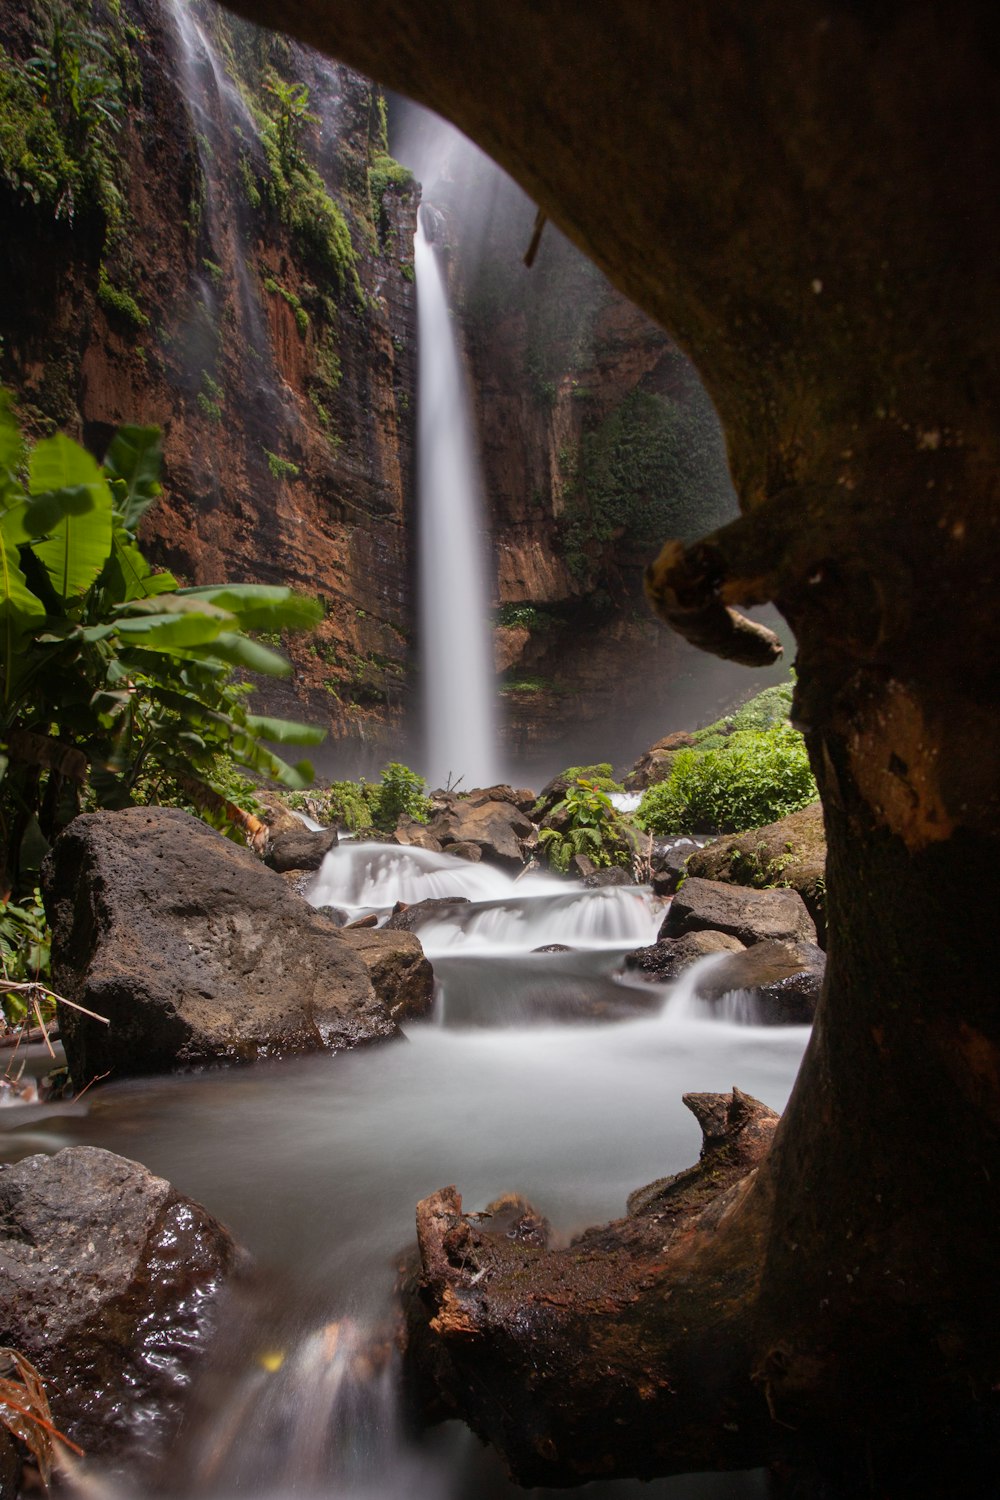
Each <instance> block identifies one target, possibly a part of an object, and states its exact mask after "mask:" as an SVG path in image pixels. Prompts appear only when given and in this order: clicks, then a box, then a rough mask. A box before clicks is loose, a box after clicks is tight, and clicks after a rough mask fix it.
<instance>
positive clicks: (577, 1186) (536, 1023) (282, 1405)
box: [0, 842, 808, 1500]
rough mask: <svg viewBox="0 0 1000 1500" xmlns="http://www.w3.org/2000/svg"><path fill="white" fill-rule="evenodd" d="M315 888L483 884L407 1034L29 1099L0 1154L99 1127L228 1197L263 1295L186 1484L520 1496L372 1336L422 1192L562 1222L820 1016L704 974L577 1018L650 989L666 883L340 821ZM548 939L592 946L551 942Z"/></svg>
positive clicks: (678, 1140) (561, 1227) (195, 1448)
mask: <svg viewBox="0 0 1000 1500" xmlns="http://www.w3.org/2000/svg"><path fill="white" fill-rule="evenodd" d="M308 895H309V899H311V900H312V902H313V904H314V905H327V904H332V905H335V906H337V907H338V908H340V909H341V910H343V911H345V912H347V913H349V914H350V915H351V916H352V917H353V916H356V915H364V914H366V913H369V912H373V911H374V912H376V913H377V914H378V915H379V916H380V918H381V917H382V916H384V915H387V914H388V911H389V910H390V909H391V906H392V904H393V902H394V901H396V900H397V899H402V900H405V901H407V902H413V901H417V900H421V899H423V898H424V897H429V896H458V895H467V896H468V897H469V898H470V900H469V904H468V905H462V906H458V907H455V908H451V909H450V910H449V911H448V912H447V913H445V914H443V915H442V914H441V912H440V911H438V912H437V913H434V914H433V915H432V917H431V918H430V919H429V920H428V921H427V922H426V924H425V925H424V926H423V927H421V928H418V929H417V930H418V934H419V936H420V937H421V939H422V941H423V942H424V945H425V949H426V952H427V954H428V956H429V957H430V958H431V960H432V962H433V964H434V969H435V974H436V977H437V981H438V995H437V999H436V1003H435V1011H434V1014H433V1016H432V1017H431V1018H430V1019H428V1020H426V1021H422V1022H418V1023H408V1024H407V1026H406V1037H405V1040H403V1041H400V1042H397V1043H389V1044H386V1045H382V1046H378V1047H372V1048H368V1049H360V1050H357V1051H354V1052H348V1053H342V1054H340V1055H338V1056H334V1057H329V1056H319V1057H312V1058H308V1059H299V1060H295V1061H291V1062H286V1063H268V1064H263V1065H258V1066H256V1067H253V1068H243V1069H239V1068H238V1069H231V1070H225V1071H218V1072H203V1073H193V1074H186V1075H185V1074H182V1075H177V1076H170V1077H161V1078H150V1079H141V1080H134V1081H129V1082H122V1083H118V1084H110V1085H103V1086H102V1087H100V1088H99V1089H94V1090H93V1091H92V1092H91V1093H89V1094H88V1095H87V1096H86V1097H85V1098H84V1099H82V1100H81V1101H80V1102H79V1103H76V1104H69V1105H65V1104H64V1105H48V1106H44V1105H42V1106H27V1107H24V1108H21V1109H17V1110H13V1109H12V1110H6V1111H3V1112H0V1125H2V1126H3V1128H4V1134H3V1137H2V1138H0V1146H2V1156H3V1159H5V1160H16V1159H18V1158H19V1157H21V1156H24V1155H26V1154H29V1153H31V1152H34V1151H50V1152H51V1151H57V1150H59V1149H61V1148H62V1147H63V1146H68V1145H79V1144H88V1145H96V1146H103V1147H106V1148H108V1149H110V1150H113V1151H117V1152H120V1153H121V1154H123V1155H125V1156H129V1157H132V1158H134V1159H135V1160H137V1161H140V1162H142V1163H143V1164H144V1165H145V1166H147V1167H149V1168H150V1169H151V1170H152V1171H154V1172H156V1173H159V1174H161V1175H162V1176H164V1177H166V1178H168V1179H169V1180H170V1181H171V1182H172V1183H173V1184H174V1185H175V1186H176V1187H177V1188H178V1189H179V1190H180V1191H181V1192H184V1193H186V1194H188V1195H189V1196H190V1197H192V1198H194V1199H196V1200H197V1201H198V1202H200V1203H203V1204H204V1205H205V1206H206V1207H207V1208H209V1209H210V1210H211V1212H212V1213H214V1214H215V1215H217V1216H218V1217H219V1218H220V1219H221V1220H222V1221H223V1222H224V1223H226V1224H227V1225H228V1226H229V1227H230V1229H231V1230H232V1232H233V1234H234V1236H235V1237H236V1239H237V1240H238V1241H239V1242H241V1243H242V1244H243V1245H245V1246H246V1247H247V1248H248V1249H249V1250H250V1251H251V1252H252V1254H253V1256H254V1257H255V1259H256V1261H257V1262H258V1263H259V1264H260V1265H261V1266H262V1267H263V1268H264V1269H265V1272H266V1280H265V1293H264V1295H263V1296H255V1297H253V1298H249V1299H246V1305H242V1304H241V1303H237V1305H236V1306H230V1309H229V1312H228V1315H227V1319H226V1321H225V1325H224V1328H223V1330H222V1334H221V1336H220V1339H219V1353H218V1356H217V1359H216V1361H215V1367H214V1368H213V1369H212V1370H210V1371H209V1372H208V1373H207V1374H206V1376H205V1377H204V1379H203V1380H202V1381H201V1382H200V1386H196V1388H195V1391H194V1392H193V1400H192V1409H191V1413H190V1416H189V1420H188V1423H187V1425H186V1428H185V1432H184V1442H183V1443H179V1444H177V1445H176V1448H177V1452H176V1455H175V1456H174V1461H173V1464H172V1470H171V1479H170V1481H169V1493H170V1494H173V1495H176V1496H177V1497H178V1500H180V1497H181V1496H188V1495H191V1496H194V1495H198V1496H201V1495H204V1496H211V1497H213V1500H228V1497H229V1496H236V1495H240V1496H245V1495H252V1496H258V1497H267V1500H284V1497H291V1496H296V1497H298V1496H308V1497H314V1500H319V1497H325V1500H334V1497H336V1500H368V1497H371V1500H376V1497H378V1500H404V1497H406V1500H411V1497H413V1500H474V1497H475V1500H479V1497H485V1500H493V1497H496V1500H500V1497H513V1496H515V1495H517V1494H519V1493H523V1492H521V1491H520V1490H518V1488H517V1487H516V1486H513V1485H511V1484H510V1482H509V1481H508V1480H507V1479H506V1478H505V1477H504V1475H503V1472H502V1468H501V1466H500V1464H499V1462H498V1460H497V1459H496V1458H495V1456H494V1455H493V1454H492V1453H490V1452H489V1451H487V1450H485V1449H483V1448H481V1447H480V1445H479V1444H478V1443H477V1441H476V1440H475V1439H474V1438H473V1437H472V1435H471V1434H470V1433H468V1432H467V1431H466V1429H465V1428H464V1427H462V1426H461V1425H460V1424H458V1423H449V1424H446V1425H445V1426H444V1427H443V1428H440V1429H438V1430H436V1431H433V1432H430V1433H428V1434H426V1435H424V1436H423V1437H421V1438H419V1439H415V1438H411V1437H407V1436H404V1434H403V1432H402V1430H401V1426H400V1424H399V1422H398V1420H397V1413H396V1402H395V1380H394V1369H393V1361H392V1358H391V1357H389V1356H388V1355H386V1356H385V1358H384V1359H382V1360H379V1359H378V1358H374V1359H373V1357H372V1356H371V1354H370V1351H369V1347H368V1346H369V1344H370V1342H371V1335H370V1332H369V1331H370V1330H372V1329H374V1328H377V1326H378V1325H379V1324H380V1322H384V1320H385V1319H386V1317H387V1315H388V1309H389V1307H390V1297H391V1292H392V1286H393V1281H394V1276H395V1267H396V1265H397V1262H398V1260H399V1255H400V1252H401V1251H402V1250H403V1249H405V1247H406V1246H407V1245H408V1244H409V1243H410V1242H411V1241H412V1239H413V1222H414V1206H415V1204H416V1203H417V1201H418V1200H419V1199H420V1198H422V1197H424V1196H426V1195H427V1194H429V1193H431V1192H433V1191H434V1190H435V1189H437V1188H439V1187H441V1186H443V1185H445V1184H448V1183H455V1184H457V1186H458V1187H459V1190H460V1191H461V1193H462V1194H463V1198H464V1202H465V1207H466V1209H481V1208H483V1207H485V1205H486V1204H487V1203H488V1202H489V1201H490V1200H491V1199H492V1198H494V1197H496V1196H497V1195H498V1194H499V1193H501V1192H504V1191H507V1190H511V1189H516V1190H517V1191H519V1192H520V1193H522V1194H523V1195H524V1196H526V1197H527V1198H529V1199H531V1200H532V1201H533V1202H534V1203H535V1204H537V1206H538V1207H539V1208H540V1209H541V1210H542V1211H543V1212H544V1213H545V1214H546V1215H547V1217H548V1218H549V1219H550V1220H551V1222H552V1225H553V1228H554V1231H555V1235H556V1237H557V1238H558V1240H559V1241H565V1240H566V1239H568V1238H569V1237H570V1236H572V1235H573V1234H574V1233H576V1232H577V1231H579V1230H580V1229H582V1228H584V1227H585V1226H586V1225H588V1224H592V1223H596V1222H599V1221H602V1220H605V1219H609V1218H614V1217H618V1216H620V1215H621V1214H622V1213H623V1212H624V1208H625V1199H626V1197H627V1195H628V1193H629V1192H630V1191H631V1190H632V1189H633V1188H635V1187H638V1186H640V1185H641V1184H643V1183H645V1182H648V1181H650V1180H652V1179H653V1178H656V1177H662V1176H664V1175H665V1174H667V1173H670V1172H674V1171H677V1170H679V1169H680V1168H682V1167H685V1166H687V1165H689V1164H690V1163H692V1162H693V1161H694V1160H695V1159H696V1158H697V1155H698V1151H699V1147H700V1132H699V1129H698V1126H697V1124H696V1122H695V1120H694V1118H693V1116H692V1115H690V1114H689V1113H688V1111H687V1110H686V1109H685V1108H684V1106H683V1105H682V1103H681V1095H682V1093H684V1092H686V1091H688V1090H699V1091H703V1090H719V1091H723V1090H728V1089H730V1088H732V1086H733V1084H734V1083H735V1084H738V1085H739V1087H740V1088H742V1089H744V1090H746V1091H747V1092H749V1093H751V1094H754V1095H756V1096H757V1097H759V1098H761V1099H762V1100H764V1101H765V1102H766V1103H767V1104H769V1105H771V1106H772V1107H774V1108H776V1109H781V1108H783V1106H784V1104H785V1102H786V1100H787V1097H788V1094H789V1092H790V1090H791V1086H792V1082H793V1080H794V1077H795V1074H796V1071H797V1069H798V1065H799V1061H800V1058H801V1055H802V1051H803V1049H804V1046H805V1043H806V1040H807V1036H808V1032H807V1030H806V1029H804V1028H792V1027H758V1026H753V1025H745V1024H744V1025H741V1024H736V1023H735V1022H733V1021H732V1020H725V1019H721V1020H720V1019H715V1018H713V1017H712V1016H711V1015H710V1014H709V1012H708V1010H707V1008H706V1007H703V1006H702V1005H701V1004H700V1002H698V1001H697V1000H694V999H693V998H692V996H691V983H690V979H689V976H685V977H684V978H683V979H682V980H681V981H679V982H678V983H677V984H676V985H674V986H663V987H650V986H649V985H646V984H643V985H642V994H643V996H645V997H646V998H647V999H648V1000H650V1001H652V1002H653V1004H654V1005H655V1004H659V1005H660V1009H659V1010H658V1011H657V1010H655V1009H653V1010H651V1011H650V1012H649V1013H648V1014H646V1015H644V1016H641V1017H640V1018H638V1019H635V1018H633V1019H627V1020H621V1021H617V1022H612V1023H610V1024H596V1023H595V1022H593V1021H585V1020H581V1019H578V1016H579V1015H580V1013H581V1010H580V1007H581V1006H582V1008H583V1011H584V1012H585V1013H586V1014H588V1015H593V1014H596V1015H602V1014H607V1013H609V1012H612V1013H613V1012H614V1011H615V1010H616V1009H620V1006H621V1003H622V1001H623V1000H624V1001H626V1002H627V1001H629V1000H630V999H632V998H633V997H632V996H630V995H629V994H628V993H627V992H626V990H625V989H623V982H622V981H621V980H620V979H619V978H618V977H617V971H618V970H619V969H620V966H621V961H622V956H623V954H624V953H626V952H627V951H629V950H630V949H632V948H635V947H637V946H639V945H640V944H643V943H648V942H651V941H653V940H654V938H655V935H656V930H657V928H658V926H659V924H660V921H661V920H662V916H663V903H662V902H661V901H657V900H656V899H655V898H653V897H652V896H651V895H650V893H649V892H648V890H644V889H639V888H635V887H631V888H630V887H625V888H618V887H616V888H609V889H603V890H594V891H588V890H584V889H583V888H582V887H580V886H576V885H573V884H571V883H568V882H567V881H565V880H555V879H553V878H549V877H539V876H526V877H523V878H521V879H520V880H517V881H515V880H514V879H513V878H512V877H511V876H509V875H507V874H506V873H504V872H502V871H498V870H496V869H495V868H492V867H490V866H485V865H473V864H469V863H466V862H463V861H460V860H458V859H454V858H452V857H450V856H448V855H440V854H431V853H428V852H427V851H422V850H412V849H400V848H397V847H395V846H392V845H382V844H371V845H365V844H355V843H351V842H344V843H343V844H342V845H341V846H340V848H338V849H336V850H334V851H332V852H331V853H330V854H329V855H327V857H326V861H325V863H324V866H323V869H322V870H321V871H320V872H319V873H318V874H317V876H316V877H314V879H313V882H312V886H311V889H310V890H309V892H308ZM547 944H564V945H566V946H567V947H568V948H569V950H570V951H568V952H550V953H537V952H535V951H533V950H535V949H537V948H539V947H541V946H544V945H547ZM709 962H712V960H709ZM636 983H638V982H636ZM562 1015H565V1016H567V1017H570V1019H569V1020H555V1021H554V1020H553V1019H552V1017H553V1016H562ZM359 1371H360V1372H361V1373H360V1374H359ZM119 1482H122V1481H121V1476H119ZM135 1492H136V1491H135V1487H134V1486H133V1487H132V1489H131V1493H132V1494H134V1493H135ZM121 1493H122V1494H126V1493H129V1490H128V1489H127V1488H126V1489H124V1490H122V1492H121ZM531 1493H532V1494H534V1495H536V1496H543V1495H547V1494H549V1493H550V1492H548V1491H541V1490H536V1491H532V1492H531ZM551 1493H552V1494H553V1495H554V1494H556V1493H560V1494H562V1493H565V1492H563V1491H559V1492H555V1491H553V1492H551ZM583 1493H584V1494H585V1495H586V1496H587V1497H588V1500H612V1497H614V1500H626V1497H628V1500H631V1497H633V1496H634V1497H638V1496H640V1495H641V1496H643V1497H648V1500H708V1497H712V1500H723V1497H724V1500H744V1497H747V1500H749V1497H757V1496H765V1495H766V1494H767V1493H768V1486H767V1480H766V1476H765V1475H764V1474H763V1473H762V1472H755V1473H752V1474H745V1475H736V1474H724V1475H696V1476H682V1477H680V1478H674V1479H663V1480H659V1481H655V1482H653V1483H651V1484H643V1485H640V1484H638V1482H614V1483H612V1482H607V1483H605V1482H602V1483H597V1484H592V1485H590V1486H587V1487H586V1489H585V1490H584V1492H583Z"/></svg>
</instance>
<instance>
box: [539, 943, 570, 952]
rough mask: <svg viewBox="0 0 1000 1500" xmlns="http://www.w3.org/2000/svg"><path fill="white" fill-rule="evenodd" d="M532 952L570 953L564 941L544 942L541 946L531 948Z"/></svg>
mask: <svg viewBox="0 0 1000 1500" xmlns="http://www.w3.org/2000/svg"><path fill="white" fill-rule="evenodd" d="M531 951H532V953H572V952H573V949H572V948H569V947H567V945H566V944H565V943H546V944H545V945H544V947H542V948H532V950H531Z"/></svg>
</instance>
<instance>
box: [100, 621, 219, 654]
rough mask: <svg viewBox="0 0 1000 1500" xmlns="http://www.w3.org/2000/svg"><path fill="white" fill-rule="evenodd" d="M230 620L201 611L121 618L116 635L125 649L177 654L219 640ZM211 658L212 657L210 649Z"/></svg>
mask: <svg viewBox="0 0 1000 1500" xmlns="http://www.w3.org/2000/svg"><path fill="white" fill-rule="evenodd" d="M229 620H230V617H229V616H228V615H225V614H223V613H222V611H221V610H220V611H219V612H218V613H217V614H208V613H206V612H204V611H201V610H199V611H197V612H194V611H192V612H191V613H181V612H172V611H171V612H164V613H160V614H141V615H124V616H122V618H121V619H119V621H118V634H119V638H120V639H121V641H122V644H123V645H125V644H127V645H132V644H134V645H137V646H142V647H143V649H144V650H146V651H177V650H183V649H184V648H186V647H199V648H201V647H204V646H207V645H208V643H209V642H212V644H213V648H214V645H215V643H216V642H217V641H218V640H219V639H221V636H220V632H221V631H222V629H223V627H224V626H225V625H226V624H227V623H229ZM211 654H213V655H214V654H215V652H214V649H213V651H212V653H211Z"/></svg>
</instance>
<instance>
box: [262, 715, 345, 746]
mask: <svg viewBox="0 0 1000 1500" xmlns="http://www.w3.org/2000/svg"><path fill="white" fill-rule="evenodd" d="M247 728H248V729H250V730H252V731H253V733H254V734H256V735H259V736H260V738H261V739H262V740H274V742H275V744H278V745H319V744H321V743H322V742H323V740H325V739H326V730H325V729H322V728H321V727H320V726H319V725H318V724H297V723H296V722H295V720H294V719H270V718H267V717H266V716H265V715H263V714H247Z"/></svg>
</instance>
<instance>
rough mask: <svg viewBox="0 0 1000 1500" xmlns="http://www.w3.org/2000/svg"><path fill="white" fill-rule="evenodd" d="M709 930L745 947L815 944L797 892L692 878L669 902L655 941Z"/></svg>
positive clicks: (812, 932) (814, 929) (811, 922)
mask: <svg viewBox="0 0 1000 1500" xmlns="http://www.w3.org/2000/svg"><path fill="white" fill-rule="evenodd" d="M707 929H711V930H712V931H715V932H728V933H729V934H730V935H731V936H732V937H737V938H739V940H740V942H741V943H746V944H750V943H759V942H764V941H767V940H769V939H774V940H775V941H781V940H789V941H792V942H806V943H814V942H815V941H816V928H815V927H814V925H813V920H812V917H811V916H810V915H809V913H808V912H807V911H806V908H805V906H804V905H803V902H802V897H801V896H799V895H798V894H797V893H796V892H795V891H786V890H775V891H755V890H751V889H750V888H749V887H747V886H743V885H722V884H720V883H718V882H717V881H714V880H700V879H698V878H696V877H690V878H689V879H687V880H685V882H684V884H683V886H682V887H681V889H680V890H679V891H678V892H677V895H676V896H675V897H674V899H673V901H672V902H671V903H670V910H669V911H668V912H667V915H666V917H665V918H664V919H663V925H662V927H661V928H660V931H659V933H658V934H657V936H658V937H661V938H668V937H681V936H682V935H683V934H684V933H685V932H697V931H699V930H702V931H704V930H707Z"/></svg>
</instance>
